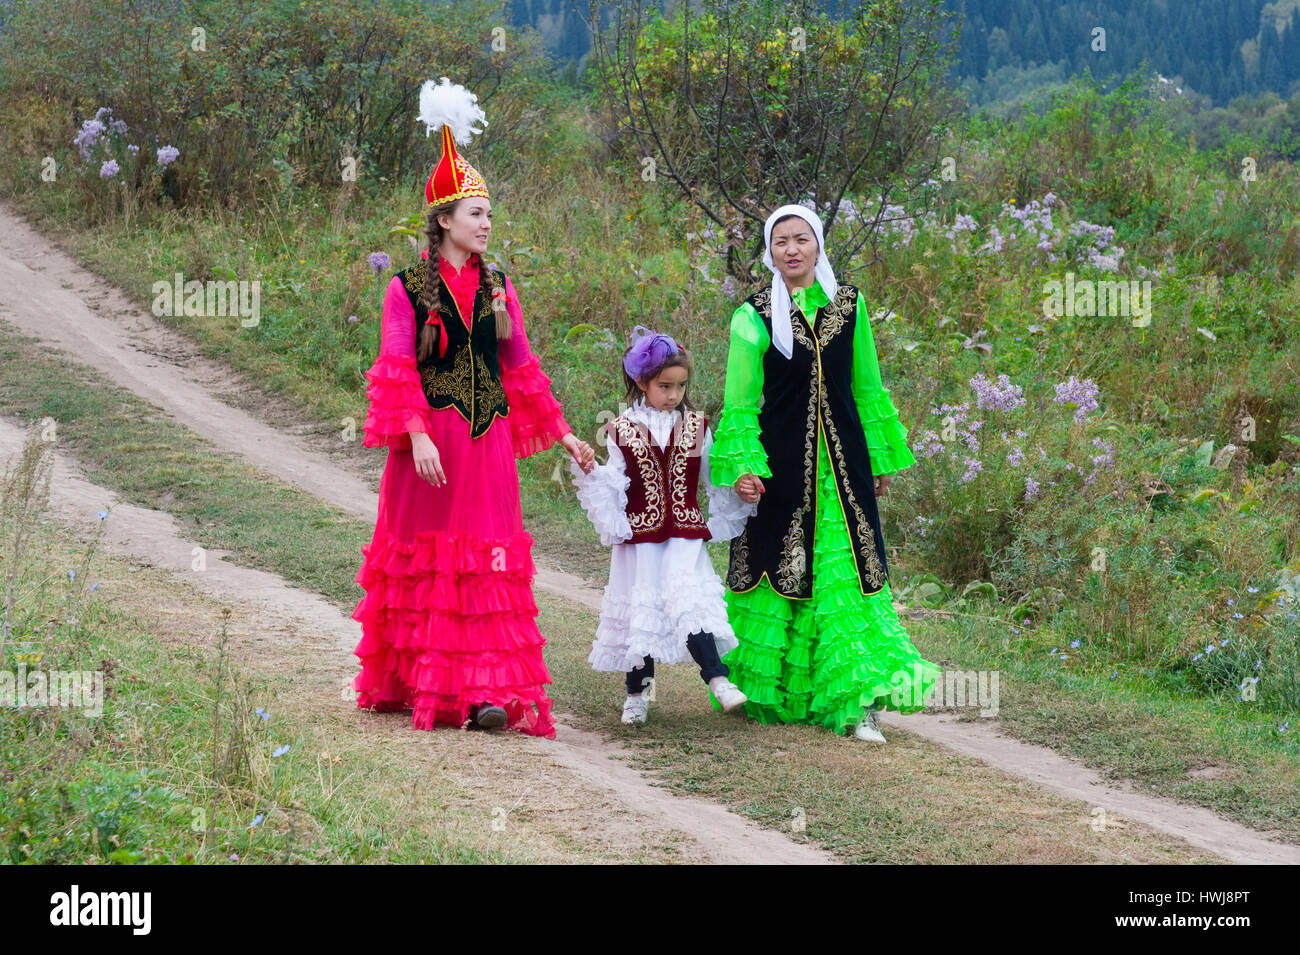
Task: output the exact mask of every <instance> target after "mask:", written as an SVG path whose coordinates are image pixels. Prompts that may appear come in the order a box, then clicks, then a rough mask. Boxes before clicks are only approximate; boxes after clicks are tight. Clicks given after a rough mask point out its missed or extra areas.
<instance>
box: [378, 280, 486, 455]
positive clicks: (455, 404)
mask: <svg viewBox="0 0 1300 955" xmlns="http://www.w3.org/2000/svg"><path fill="white" fill-rule="evenodd" d="M426 264H427V260H426V261H424V262H418V263H416V264H415V265H412V266H411V267H410V268H406V269H403V270H402V271H400V272H398V273H397V277H398V278H400V279H401V280H402V285H403V286H404V287H405V288H406V294H407V297H408V298H409V299H410V300H411V307H412V308H414V309H415V339H416V342H417V343H418V342H419V340H420V330H421V329H423V328H424V323H425V321H426V320H427V319H428V317H429V311H428V309H426V308H425V307H424V303H423V302H422V301H421V298H422V297H423V295H424V273H425V266H426ZM484 267H485V266H480V268H484ZM492 274H493V276H494V278H495V279H496V284H497V286H498V287H500V288H502V289H504V288H505V276H504V275H502V274H501V273H500V272H498V271H496V270H493V272H492ZM438 281H439V282H441V283H442V290H441V296H440V299H439V301H440V308H439V314H440V315H441V316H442V327H443V331H444V334H445V335H446V340H447V351H446V354H444V355H442V356H441V357H439V356H438V354H437V352H438V351H439V349H438V348H435V349H434V354H432V355H430V356H429V357H428V358H426V359H425V360H424V361H420V362H417V367H418V368H419V371H420V382H421V384H422V385H423V386H424V397H425V398H427V399H428V401H429V407H430V408H455V409H456V410H457V411H459V412H460V414H461V417H462V418H464V419H465V420H466V421H468V422H469V435H470V437H471V438H478V437H482V436H483V435H484V434H486V433H487V430H488V428H490V427H491V426H492V422H493V421H494V420H496V418H497V416H500V417H502V418H504V417H506V416H507V415H508V414H509V413H510V406H509V405H508V404H507V403H506V393H505V389H504V388H503V387H502V386H501V366H500V364H499V362H498V360H497V320H496V315H495V314H494V313H493V311H492V300H491V299H490V298H489V297H488V296H486V295H484V294H483V289H482V288H481V287H480V288H479V289H478V290H477V291H475V293H474V305H473V308H472V312H473V315H472V316H470V315H466V316H465V317H464V318H462V317H461V314H460V305H459V304H458V303H457V302H456V298H455V296H453V295H452V294H451V289H449V288H447V283H445V282H443V281H442V276H441V275H440V276H438ZM467 322H469V323H470V324H468V325H467ZM417 353H418V350H417Z"/></svg>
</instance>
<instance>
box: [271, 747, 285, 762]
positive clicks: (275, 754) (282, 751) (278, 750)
mask: <svg viewBox="0 0 1300 955" xmlns="http://www.w3.org/2000/svg"><path fill="white" fill-rule="evenodd" d="M287 752H289V744H288V743H285V744H284V745H283V746H277V747H276V748H275V750H274V751H272V753H271V758H272V759H279V758H280V757H281V756H283V755H284V754H285V753H287Z"/></svg>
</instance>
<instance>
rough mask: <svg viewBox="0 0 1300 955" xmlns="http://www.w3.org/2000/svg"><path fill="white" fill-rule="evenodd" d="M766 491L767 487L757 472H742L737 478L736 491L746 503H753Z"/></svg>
mask: <svg viewBox="0 0 1300 955" xmlns="http://www.w3.org/2000/svg"><path fill="white" fill-rule="evenodd" d="M766 491H767V488H765V487H764V486H763V481H762V479H761V478H760V477H759V476H758V475H757V474H742V475H741V476H740V477H738V478H736V493H737V494H738V495H740V499H741V500H742V501H744V502H745V503H746V504H753V503H754V502H755V501H757V500H758V498H759V496H760V495H762V494H763V493H765V492H766Z"/></svg>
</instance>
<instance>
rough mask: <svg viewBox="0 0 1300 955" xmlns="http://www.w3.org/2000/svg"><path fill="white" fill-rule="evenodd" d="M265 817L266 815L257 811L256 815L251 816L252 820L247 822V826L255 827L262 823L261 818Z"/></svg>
mask: <svg viewBox="0 0 1300 955" xmlns="http://www.w3.org/2000/svg"><path fill="white" fill-rule="evenodd" d="M265 818H266V816H265V815H264V814H262V813H260V812H259V813H258V814H257V815H256V816H254V817H253V821H252V822H250V823H249V824H248V828H249V829H255V828H257V827H258V826H260V825H261V824H262V820H263V819H265Z"/></svg>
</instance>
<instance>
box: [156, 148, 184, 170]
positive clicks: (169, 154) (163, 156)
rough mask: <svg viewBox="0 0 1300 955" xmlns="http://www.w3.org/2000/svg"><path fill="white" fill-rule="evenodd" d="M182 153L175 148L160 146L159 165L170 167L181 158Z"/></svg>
mask: <svg viewBox="0 0 1300 955" xmlns="http://www.w3.org/2000/svg"><path fill="white" fill-rule="evenodd" d="M180 154H181V151H180V150H179V149H177V148H176V147H175V146H160V147H159V148H158V165H160V166H170V165H171V164H172V163H174V162H175V161H176V160H177V158H178V157H179V156H180Z"/></svg>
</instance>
